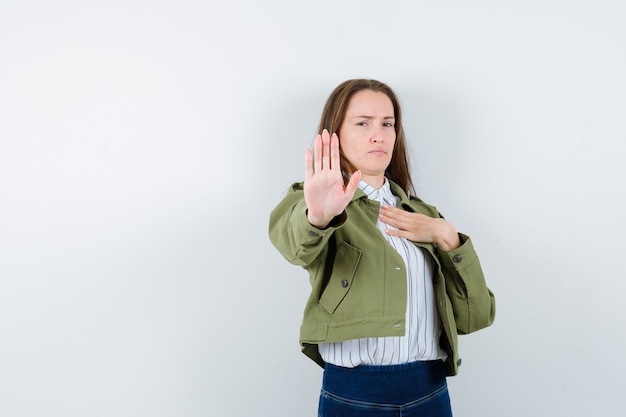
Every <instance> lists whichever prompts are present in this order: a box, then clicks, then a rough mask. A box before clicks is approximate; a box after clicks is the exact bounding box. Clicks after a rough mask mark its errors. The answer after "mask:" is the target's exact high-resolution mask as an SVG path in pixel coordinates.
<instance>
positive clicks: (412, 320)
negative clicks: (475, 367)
mask: <svg viewBox="0 0 626 417" xmlns="http://www.w3.org/2000/svg"><path fill="white" fill-rule="evenodd" d="M359 188H360V189H361V190H363V191H364V192H365V194H367V196H368V197H369V198H370V199H372V200H376V201H378V202H380V203H381V204H385V205H390V206H394V207H396V206H397V204H398V201H399V199H398V198H397V197H396V196H394V195H393V194H392V193H391V189H390V187H389V182H388V181H387V179H385V184H384V185H383V186H382V187H381V188H380V189H375V188H374V187H372V186H370V185H369V184H367V183H366V182H364V181H362V180H361V182H360V183H359ZM376 227H378V229H379V230H380V231H381V232H382V233H383V236H385V238H386V239H387V240H388V241H389V243H390V244H391V246H393V248H394V249H395V250H396V251H398V253H399V254H400V256H402V259H403V260H404V263H405V265H407V266H408V267H407V275H408V276H407V290H408V299H407V311H406V331H405V335H404V336H394V337H376V338H365V339H353V340H346V341H343V342H336V343H320V345H319V347H318V348H319V352H320V354H321V356H322V358H323V359H324V361H326V362H328V363H332V364H333V365H337V366H343V367H347V368H353V367H356V366H358V365H398V364H401V363H409V362H415V361H427V360H437V359H445V358H446V353H445V351H443V350H442V349H441V348H440V347H439V343H438V341H439V336H440V334H441V324H440V321H439V315H438V312H437V307H436V304H435V295H434V291H433V285H432V276H433V261H432V259H430V257H429V256H424V253H425V252H424V250H423V249H421V248H419V247H417V246H415V245H414V244H412V243H411V242H410V241H409V240H407V239H404V238H400V237H396V236H389V235H388V234H386V233H385V229H389V228H392V227H391V226H389V225H387V224H385V223H383V222H381V221H380V220H378V222H377V224H376Z"/></svg>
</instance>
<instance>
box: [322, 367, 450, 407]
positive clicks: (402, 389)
mask: <svg viewBox="0 0 626 417" xmlns="http://www.w3.org/2000/svg"><path fill="white" fill-rule="evenodd" d="M318 415H319V416H320V417H357V416H358V417H452V410H451V408H450V397H449V396H448V386H447V383H446V373H445V368H444V364H443V362H441V361H427V362H412V363H407V364H402V365H389V366H358V367H356V368H342V367H339V366H335V365H332V364H326V367H325V369H324V378H323V383H322V392H321V394H320V402H319V409H318Z"/></svg>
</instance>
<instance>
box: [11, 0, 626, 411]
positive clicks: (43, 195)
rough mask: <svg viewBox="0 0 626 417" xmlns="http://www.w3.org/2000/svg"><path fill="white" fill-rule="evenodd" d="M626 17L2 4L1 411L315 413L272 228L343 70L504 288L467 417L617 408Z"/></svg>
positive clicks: (289, 271) (468, 364) (358, 4)
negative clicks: (401, 140) (378, 110)
mask: <svg viewBox="0 0 626 417" xmlns="http://www.w3.org/2000/svg"><path fill="white" fill-rule="evenodd" d="M624 22H626V6H625V3H623V2H621V1H619V0H614V1H609V0H606V1H599V0H573V1H566V0H541V1H538V0H525V1H496V0H492V1H488V0H478V1H399V0H398V1H387V2H382V1H374V0H358V1H356V0H354V1H341V0H336V1H316V2H307V3H304V2H297V1H286V0H285V1H280V0H267V1H248V2H243V1H230V2H216V1H213V2H212V1H191V0H177V1H154V0H153V1H147V0H146V1H140V0H124V1H120V0H109V1H106V2H105V1H101V2H97V1H91V2H89V1H78V0H73V1H72V0H67V1H54V2H52V1H43V0H42V1H17V0H2V1H1V3H0V415H2V416H6V417H18V416H28V417H34V416H46V417H48V416H55V417H56V416H59V417H60V416H63V417H73V416H81V417H83V416H90V417H97V416H116V417H119V416H152V417H157V416H189V417H191V416H218V415H230V416H292V415H301V416H305V415H309V416H312V415H315V410H316V405H317V395H318V392H319V387H320V377H321V370H320V369H319V368H318V367H317V366H316V365H314V364H313V363H312V362H310V361H308V360H307V359H306V358H305V357H304V356H303V355H302V354H301V353H300V352H299V348H298V344H297V338H298V327H299V324H300V318H301V311H302V307H303V304H304V301H305V298H306V296H307V291H308V282H307V277H306V274H305V273H304V271H302V270H300V269H298V268H297V267H293V266H291V265H289V264H287V263H286V262H285V261H284V260H283V259H282V258H281V257H280V255H279V254H278V252H276V251H275V250H274V249H273V247H271V245H270V243H269V240H268V238H267V221H268V215H269V212H270V210H271V209H272V208H273V206H274V205H275V204H276V203H277V202H278V200H279V199H280V198H281V196H282V194H283V192H284V190H285V189H286V188H287V186H288V185H289V184H290V183H291V182H293V181H299V180H301V179H302V176H303V168H302V163H303V154H304V150H305V148H306V147H307V146H309V144H310V143H311V140H312V139H313V136H314V134H315V129H316V126H317V123H318V118H319V115H320V112H321V108H322V106H323V103H324V101H325V99H326V97H327V96H328V94H329V93H330V91H331V90H332V89H333V88H334V87H335V86H336V85H337V84H338V83H340V82H341V81H344V80H345V79H348V78H355V77H371V78H377V79H380V80H382V81H385V82H387V83H389V84H390V85H391V86H392V87H393V88H394V89H395V90H396V91H397V93H398V95H399V96H400V99H401V101H402V104H403V106H404V111H405V121H406V122H405V123H406V126H405V127H406V131H407V134H408V137H409V140H410V150H411V154H412V157H413V162H414V176H415V180H416V183H417V188H418V192H419V194H420V196H421V197H423V198H424V199H425V200H426V201H428V202H430V203H432V204H434V205H436V206H437V207H438V208H439V209H440V210H441V211H442V212H443V213H444V214H445V215H446V217H447V218H448V219H449V220H451V221H452V222H453V223H455V225H456V226H457V228H458V229H460V230H462V231H464V232H467V233H468V234H470V235H471V236H472V238H473V240H474V243H475V245H476V247H477V249H478V251H479V254H480V256H481V260H482V263H483V267H484V270H485V272H486V274H487V279H488V283H489V285H490V286H491V288H492V289H493V291H494V292H495V293H496V296H497V302H498V316H497V319H496V323H495V324H494V326H493V327H491V328H489V329H487V330H485V331H482V332H479V333H477V334H474V335H471V336H464V337H462V338H461V354H462V357H463V359H464V362H463V366H462V367H461V374H460V375H459V376H457V377H455V378H452V379H450V381H449V383H450V389H451V396H452V401H453V408H454V411H455V415H456V416H457V417H475V416H476V417H478V416H481V417H485V416H492V417H501V416H508V417H516V416H528V415H535V416H555V415H567V416H572V417H578V416H581V417H582V416H595V415H602V416H623V415H624V411H625V409H626V407H625V406H624V405H623V394H622V392H623V388H624V386H625V383H626V381H625V376H624V375H625V374H626V361H625V360H624V352H625V351H626V341H625V338H624V336H625V331H624V324H623V320H622V319H623V318H624V315H625V314H626V306H625V305H624V303H623V302H622V300H623V294H624V293H625V292H626V283H625V282H626V280H625V278H626V277H625V276H624V272H623V269H624V268H623V263H624V260H623V251H624V248H625V245H624V232H625V221H624V213H625V212H626V204H625V200H626V198H625V197H624V191H625V188H626V187H625V184H626V168H624V155H625V153H626V118H625V116H626V98H625V97H626V78H625V76H624V74H626V24H624Z"/></svg>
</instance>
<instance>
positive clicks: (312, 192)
mask: <svg viewBox="0 0 626 417" xmlns="http://www.w3.org/2000/svg"><path fill="white" fill-rule="evenodd" d="M313 149H314V152H311V150H310V149H307V150H306V154H305V156H304V168H305V179H304V200H305V202H306V206H307V219H308V220H309V223H311V224H312V225H313V226H315V227H318V228H320V229H323V228H325V227H327V226H328V224H329V223H330V221H331V220H332V219H333V218H335V216H338V215H339V214H341V213H342V212H343V211H344V209H345V208H346V206H347V205H348V203H349V202H350V200H351V199H352V196H353V195H354V191H355V190H356V189H357V187H358V185H359V180H360V179H361V172H360V171H356V172H354V173H353V174H352V176H351V177H350V181H349V182H348V185H347V186H345V185H344V182H343V176H342V174H341V166H340V157H339V138H338V137H337V134H336V133H333V135H332V137H331V135H330V134H329V133H328V130H326V129H324V131H323V132H322V134H321V135H317V136H316V138H315V144H314V145H313Z"/></svg>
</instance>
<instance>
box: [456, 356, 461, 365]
mask: <svg viewBox="0 0 626 417" xmlns="http://www.w3.org/2000/svg"><path fill="white" fill-rule="evenodd" d="M462 363H463V360H462V359H461V358H459V360H458V361H456V366H461V364H462Z"/></svg>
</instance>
